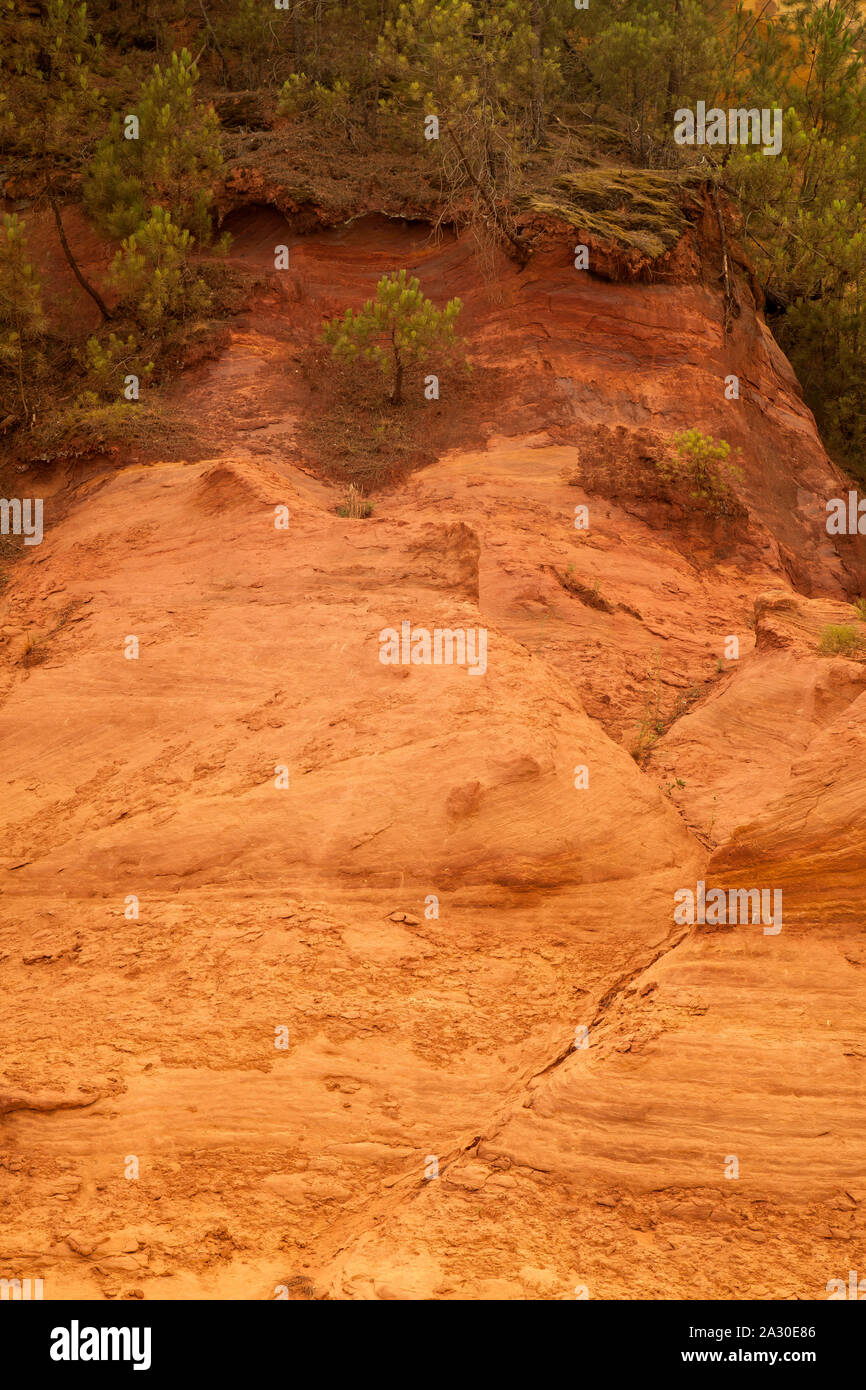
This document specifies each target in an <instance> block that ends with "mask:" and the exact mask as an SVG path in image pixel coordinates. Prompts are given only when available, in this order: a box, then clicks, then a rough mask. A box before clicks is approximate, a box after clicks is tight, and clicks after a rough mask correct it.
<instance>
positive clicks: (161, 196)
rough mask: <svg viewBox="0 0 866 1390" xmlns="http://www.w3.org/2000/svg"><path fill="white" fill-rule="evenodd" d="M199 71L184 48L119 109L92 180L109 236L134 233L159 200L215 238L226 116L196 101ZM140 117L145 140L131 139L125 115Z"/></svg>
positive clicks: (96, 211)
mask: <svg viewBox="0 0 866 1390" xmlns="http://www.w3.org/2000/svg"><path fill="white" fill-rule="evenodd" d="M197 80H198V69H197V67H196V65H195V63H194V62H193V60H192V57H191V56H190V54H189V53H188V52H187V51H186V49H183V50H182V52H181V53H180V54H177V53H172V55H171V63H170V65H169V66H167V67H165V68H161V67H160V66H159V64H157V65H156V66H155V67H154V69H153V73H152V75H151V76H150V77H148V78H147V79H146V80H145V81H144V82H143V83H142V84H141V89H140V91H139V93H138V97H137V99H136V101H135V102H134V103H133V104H132V105H131V108H130V109H129V110H128V111H116V112H115V114H114V117H113V118H112V123H111V130H110V132H109V134H108V135H107V136H106V137H105V138H104V139H103V140H101V141H100V143H99V145H98V146H97V150H96V154H95V155H94V157H93V160H92V162H91V165H90V168H89V170H88V173H87V177H86V179H85V183H84V205H85V208H86V209H87V211H88V213H89V214H90V216H91V217H93V219H94V220H95V221H96V222H97V223H98V224H99V226H100V227H101V228H102V230H103V231H105V232H107V233H108V234H109V236H115V237H128V236H130V235H131V234H132V233H134V232H136V231H137V230H138V228H139V227H140V226H141V224H142V223H143V222H145V221H146V220H147V216H148V212H147V210H148V208H151V209H152V206H153V204H155V203H158V204H160V205H161V206H162V207H164V208H166V209H167V210H168V211H170V213H171V215H172V217H173V218H174V220H175V222H176V223H177V224H178V225H179V226H180V227H182V228H184V229H185V230H187V231H189V232H192V233H194V234H195V236H196V238H197V239H198V241H199V242H204V241H206V240H208V238H209V237H210V231H211V218H210V205H211V201H212V199H213V188H214V184H215V183H216V181H217V179H218V178H219V176H220V173H221V171H222V157H221V154H220V145H219V134H220V133H219V122H218V120H217V117H216V113H215V112H214V110H213V107H211V106H204V105H202V104H201V103H200V102H198V101H196V97H195V84H196V82H197ZM127 115H134V116H136V117H137V118H138V123H139V132H138V138H137V139H129V140H128V139H126V138H125V134H124V120H125V118H126V116H127Z"/></svg>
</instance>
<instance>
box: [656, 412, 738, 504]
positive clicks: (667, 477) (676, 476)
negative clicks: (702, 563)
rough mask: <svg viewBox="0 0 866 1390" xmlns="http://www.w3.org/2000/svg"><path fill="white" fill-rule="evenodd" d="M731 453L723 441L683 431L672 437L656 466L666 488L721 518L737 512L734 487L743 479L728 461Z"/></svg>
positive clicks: (698, 431) (733, 464) (726, 443)
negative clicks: (685, 494)
mask: <svg viewBox="0 0 866 1390" xmlns="http://www.w3.org/2000/svg"><path fill="white" fill-rule="evenodd" d="M730 452H731V446H730V444H729V443H728V442H727V440H725V439H713V438H712V436H711V435H708V434H701V432H700V430H695V429H692V430H683V431H681V432H680V433H679V434H673V435H671V437H670V439H669V440H668V449H667V450H666V451H665V453H664V454H663V455H662V457H661V458H660V459H657V460H656V465H655V466H656V469H657V470H658V473H659V475H660V477H661V478H662V479H663V480H664V482H665V483H667V484H668V486H669V487H671V488H672V489H674V490H675V491H677V492H685V493H687V495H688V497H689V499H690V500H691V501H692V502H694V503H695V505H696V506H698V507H699V508H700V509H701V510H702V511H705V512H709V513H710V514H711V515H714V516H721V515H725V514H730V513H732V512H734V511H736V510H737V499H736V494H735V492H734V486H733V485H734V484H735V483H738V482H741V481H742V478H743V470H742V469H741V468H740V467H739V466H738V465H737V464H735V463H731V462H730V461H729V458H730Z"/></svg>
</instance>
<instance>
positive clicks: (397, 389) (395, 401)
mask: <svg viewBox="0 0 866 1390" xmlns="http://www.w3.org/2000/svg"><path fill="white" fill-rule="evenodd" d="M391 404H392V405H402V404H403V359H402V357H401V356H400V351H399V348H397V347H395V348H394V389H393V390H392V392H391Z"/></svg>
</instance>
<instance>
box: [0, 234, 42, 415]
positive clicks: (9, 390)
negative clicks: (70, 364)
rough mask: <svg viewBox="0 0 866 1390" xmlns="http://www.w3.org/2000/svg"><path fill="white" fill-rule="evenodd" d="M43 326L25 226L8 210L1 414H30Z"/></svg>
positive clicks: (1, 298)
mask: <svg viewBox="0 0 866 1390" xmlns="http://www.w3.org/2000/svg"><path fill="white" fill-rule="evenodd" d="M44 325H45V316H44V314H43V310H42V293H41V289H40V285H39V279H38V277H37V274H36V271H35V269H34V267H33V265H32V264H31V262H30V261H29V260H28V257H27V244H26V241H25V238H24V227H23V225H22V223H21V220H20V218H19V217H17V216H16V214H15V213H7V214H5V215H4V217H3V220H2V222H0V402H2V405H0V409H2V411H3V414H4V416H7V417H8V415H11V416H12V417H13V418H15V417H16V416H19V414H20V415H22V416H23V418H24V420H27V419H28V418H29V416H30V403H29V398H28V395H27V386H28V383H29V381H30V379H31V378H32V376H33V375H34V373H35V372H36V371H38V369H39V367H40V365H41V359H40V355H39V346H38V345H39V338H40V336H41V334H42V330H43V328H44ZM16 397H17V400H16ZM19 406H20V412H19ZM6 422H7V421H6V420H4V423H6Z"/></svg>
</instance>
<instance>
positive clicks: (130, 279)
mask: <svg viewBox="0 0 866 1390" xmlns="http://www.w3.org/2000/svg"><path fill="white" fill-rule="evenodd" d="M192 246H193V238H192V236H191V235H190V233H189V231H188V230H187V229H186V228H181V227H179V226H177V224H176V223H175V222H173V221H172V218H171V214H170V213H169V212H166V210H165V209H164V208H161V207H154V208H151V212H150V217H149V218H148V219H147V221H146V222H145V223H144V224H143V225H142V226H140V227H139V228H138V230H137V231H135V232H133V233H132V235H131V236H128V237H127V238H126V239H125V241H124V242H123V245H122V248H121V250H120V251H118V253H117V255H116V256H115V258H114V263H113V265H112V272H111V273H112V278H113V279H114V282H115V284H116V285H117V287H118V289H119V291H120V295H121V301H122V302H123V303H124V305H125V306H127V307H128V308H129V310H130V312H131V313H132V314H133V315H134V317H135V318H136V319H138V321H139V323H140V324H141V325H142V327H143V328H144V329H146V330H147V332H149V333H155V332H157V331H158V330H159V329H160V328H161V327H162V326H163V324H164V323H165V321H166V320H167V319H185V318H191V317H194V316H196V315H201V314H206V313H207V312H208V310H209V309H210V307H211V295H210V291H209V289H208V287H207V285H206V284H205V282H204V280H202V279H201V277H200V276H198V275H196V274H195V272H194V271H193V269H192V267H191V266H190V264H189V257H190V253H191V251H192Z"/></svg>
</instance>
